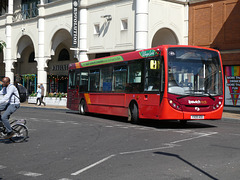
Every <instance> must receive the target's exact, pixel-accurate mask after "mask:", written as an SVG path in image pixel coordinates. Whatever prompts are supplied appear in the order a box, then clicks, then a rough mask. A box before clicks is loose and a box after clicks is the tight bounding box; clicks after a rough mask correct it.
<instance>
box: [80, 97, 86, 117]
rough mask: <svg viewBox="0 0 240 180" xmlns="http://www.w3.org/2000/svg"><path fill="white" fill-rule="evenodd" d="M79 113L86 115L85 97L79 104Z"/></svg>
mask: <svg viewBox="0 0 240 180" xmlns="http://www.w3.org/2000/svg"><path fill="white" fill-rule="evenodd" d="M78 109H79V114H81V115H85V114H86V101H85V100H84V99H83V100H81V102H80V104H79V108H78Z"/></svg>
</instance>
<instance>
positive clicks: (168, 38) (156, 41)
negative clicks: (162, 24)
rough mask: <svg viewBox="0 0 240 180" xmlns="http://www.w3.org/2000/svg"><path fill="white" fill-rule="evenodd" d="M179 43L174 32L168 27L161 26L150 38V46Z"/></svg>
mask: <svg viewBox="0 0 240 180" xmlns="http://www.w3.org/2000/svg"><path fill="white" fill-rule="evenodd" d="M178 43H179V41H178V38H177V36H176V34H175V33H174V32H173V31H172V30H170V29H168V28H163V29H160V30H158V31H157V32H156V34H155V35H154V37H153V40H152V47H156V46H159V45H163V44H171V45H177V44H178Z"/></svg>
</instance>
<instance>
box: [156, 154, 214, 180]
mask: <svg viewBox="0 0 240 180" xmlns="http://www.w3.org/2000/svg"><path fill="white" fill-rule="evenodd" d="M154 153H155V154H159V155H164V156H169V157H174V158H176V159H179V160H181V161H183V162H184V163H186V164H188V165H189V166H191V167H192V168H194V169H196V170H198V171H199V172H201V173H203V174H204V175H206V176H207V177H209V178H210V179H213V180H217V178H215V177H213V176H212V175H211V174H209V173H207V172H206V171H204V170H202V169H200V168H199V167H197V166H195V165H194V164H192V163H190V162H189V161H187V160H185V159H183V158H182V157H181V156H179V155H177V154H172V153H166V152H154Z"/></svg>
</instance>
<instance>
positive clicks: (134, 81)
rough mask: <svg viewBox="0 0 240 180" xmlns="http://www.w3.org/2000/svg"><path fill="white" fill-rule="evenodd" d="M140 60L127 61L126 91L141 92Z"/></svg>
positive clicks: (141, 71)
mask: <svg viewBox="0 0 240 180" xmlns="http://www.w3.org/2000/svg"><path fill="white" fill-rule="evenodd" d="M142 67H143V66H142V62H140V61H136V62H134V63H131V64H130V63H129V65H128V84H127V87H126V91H128V92H142V91H143V88H142V87H143V83H142V74H143V68H142Z"/></svg>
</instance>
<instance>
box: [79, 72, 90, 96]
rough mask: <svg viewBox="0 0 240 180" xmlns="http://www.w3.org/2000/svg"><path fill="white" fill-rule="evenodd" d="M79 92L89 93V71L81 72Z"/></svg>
mask: <svg viewBox="0 0 240 180" xmlns="http://www.w3.org/2000/svg"><path fill="white" fill-rule="evenodd" d="M79 91H80V92H87V91H88V71H81V72H80V84H79Z"/></svg>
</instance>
